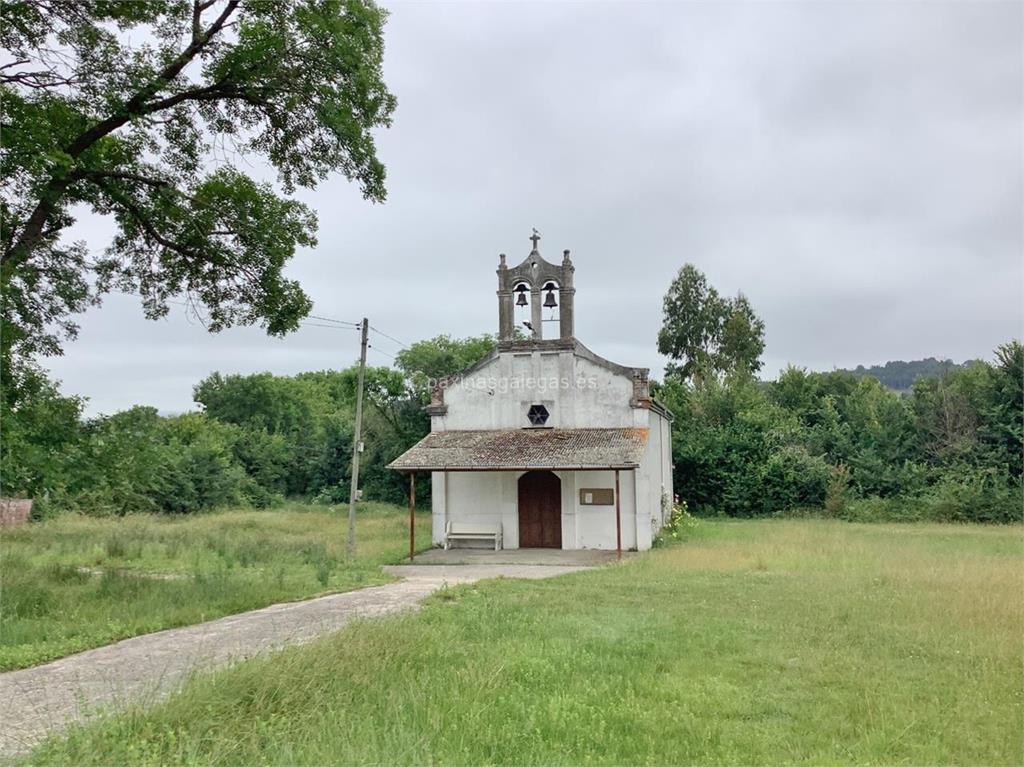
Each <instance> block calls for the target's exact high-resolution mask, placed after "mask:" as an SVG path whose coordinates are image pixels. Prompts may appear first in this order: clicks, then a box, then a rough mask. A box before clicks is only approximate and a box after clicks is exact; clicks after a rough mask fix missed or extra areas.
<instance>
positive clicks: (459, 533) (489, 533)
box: [444, 520, 501, 551]
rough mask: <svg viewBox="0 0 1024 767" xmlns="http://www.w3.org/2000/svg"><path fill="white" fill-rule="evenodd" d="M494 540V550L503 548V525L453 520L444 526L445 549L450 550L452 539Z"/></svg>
mask: <svg viewBox="0 0 1024 767" xmlns="http://www.w3.org/2000/svg"><path fill="white" fill-rule="evenodd" d="M480 540H483V541H490V540H493V541H494V550H495V551H498V550H500V549H501V525H500V524H499V525H498V526H497V527H495V526H494V525H472V524H468V523H466V522H452V521H451V520H448V523H447V524H446V525H445V526H444V550H445V551H448V548H449V547H450V546H451V542H452V541H480Z"/></svg>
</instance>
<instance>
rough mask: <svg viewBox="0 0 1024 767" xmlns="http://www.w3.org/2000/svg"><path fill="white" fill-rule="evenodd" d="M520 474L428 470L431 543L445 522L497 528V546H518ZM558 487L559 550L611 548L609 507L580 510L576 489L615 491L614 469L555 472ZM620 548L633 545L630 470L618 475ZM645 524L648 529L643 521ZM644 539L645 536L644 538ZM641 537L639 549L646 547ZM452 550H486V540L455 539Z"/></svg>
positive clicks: (441, 536)
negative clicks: (499, 541)
mask: <svg viewBox="0 0 1024 767" xmlns="http://www.w3.org/2000/svg"><path fill="white" fill-rule="evenodd" d="M522 474H523V472H515V471H506V472H497V471H495V472H489V471H487V472H484V471H471V472H449V473H448V474H447V477H446V476H445V473H444V472H433V474H432V475H431V476H432V482H433V541H434V543H435V544H438V545H441V544H443V543H444V531H445V524H446V522H447V521H448V520H452V521H455V522H466V523H472V524H487V525H497V524H499V523H500V524H501V529H502V538H503V547H504V548H506V549H517V548H519V499H518V487H519V477H520V476H522ZM555 474H556V475H557V476H558V478H559V480H560V481H561V485H562V548H563V549H610V550H614V549H615V506H614V505H610V506H583V505H581V504H580V503H579V490H580V488H584V487H586V488H609V489H613V490H614V488H615V472H614V471H579V472H574V471H558V472H555ZM619 484H620V492H621V498H620V504H621V509H620V511H621V515H622V548H624V549H635V548H636V546H637V528H638V525H637V521H636V514H635V510H636V505H635V501H634V498H635V486H634V472H633V471H625V470H623V471H621V472H620V473H619ZM647 524H648V526H649V525H650V523H649V522H647ZM648 538H649V536H648ZM644 540H645V538H644V537H643V536H642V535H641V538H640V544H641V550H642V549H643V548H649V547H650V542H649V540H648V541H647V543H646V545H645V544H644ZM454 545H457V546H469V547H479V548H488V544H487V542H486V541H480V542H476V541H459V542H457V543H456V544H454Z"/></svg>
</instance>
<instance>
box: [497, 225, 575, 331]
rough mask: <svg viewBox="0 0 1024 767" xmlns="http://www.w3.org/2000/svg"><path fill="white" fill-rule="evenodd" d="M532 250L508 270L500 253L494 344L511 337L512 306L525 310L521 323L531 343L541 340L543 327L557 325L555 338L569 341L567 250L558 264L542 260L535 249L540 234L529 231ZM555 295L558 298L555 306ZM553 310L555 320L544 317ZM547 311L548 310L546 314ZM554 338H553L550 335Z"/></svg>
mask: <svg viewBox="0 0 1024 767" xmlns="http://www.w3.org/2000/svg"><path fill="white" fill-rule="evenodd" d="M530 241H531V242H532V243H533V247H532V249H531V250H530V253H529V255H528V256H527V257H526V259H525V260H524V261H523V262H522V263H521V264H519V266H515V267H512V268H509V266H508V265H507V264H506V263H505V254H504V253H502V254H501V256H500V257H499V258H500V262H499V264H498V341H499V342H502V341H504V342H510V341H512V340H513V339H514V338H515V327H516V306H519V307H521V308H522V307H529V317H530V319H529V320H522V321H521V322H522V324H523V325H524V326H525V327H524V329H525V330H528V331H529V332H530V334H531V337H532V339H533V340H534V341H541V340H544V337H545V333H544V325H545V323H546V324H547V325H549V326H550V325H555V324H557V325H558V336H557V337H558V338H560V339H571V338H573V296H574V295H575V294H576V288H574V287H573V278H572V276H573V272H574V271H576V267H574V266H573V265H572V259H570V258H569V251H568V250H565V251H563V252H562V263H561V265H558V266H556V265H555V264H552V263H549V262H547V261H545V260H544V259H543V258H542V257H541V255H540V250H539V248H538V243H539V242H540V234H538V232H537V230H536V229H534V230H533V235H532V236H531V237H530ZM555 293H557V294H558V299H557V301H556V302H555V305H552V304H551V302H552V301H553V300H554V295H555ZM556 309H557V319H555V320H553V319H551V318H548V317H545V316H544V315H545V314H549V313H551V314H553V313H555V310H556ZM549 310H550V311H549ZM552 337H554V336H552Z"/></svg>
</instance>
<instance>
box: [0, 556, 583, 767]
mask: <svg viewBox="0 0 1024 767" xmlns="http://www.w3.org/2000/svg"><path fill="white" fill-rule="evenodd" d="M384 569H385V570H386V571H387V572H389V573H391V574H392V575H396V576H399V577H401V578H403V580H401V581H399V582H397V583H390V584H387V585H385V586H374V587H371V588H365V589H360V590H359V591H349V592H345V593H343V594H332V595H330V596H326V597H319V598H317V599H310V600H307V601H305V602H289V603H286V604H278V605H271V606H270V607H264V608H263V609H261V610H253V611H251V612H247V613H241V614H239V615H232V616H229V617H227V618H220V619H218V620H214V621H209V622H208V623H200V624H198V625H195V626H185V627H183V628H178V629H169V630H167V631H158V632H156V633H154V634H146V635H144V636H139V637H134V638H132V639H125V640H124V641H122V642H118V643H116V644H112V645H108V646H106V647H100V648H98V649H96V650H89V651H87V652H83V653H78V654H77V655H71V656H69V657H67V658H62V659H60V660H57V661H53V662H52V663H46V664H44V665H42V666H36V667H34V668H27V669H22V670H21V671H9V672H7V673H4V674H0V757H10V756H14V755H16V754H19V753H23V752H24V751H27V750H29V749H30V748H32V746H33V745H34V744H36V743H38V742H39V741H40V740H42V739H43V738H44V737H46V736H47V735H51V734H53V733H57V732H60V731H62V730H63V729H65V728H66V727H67V726H68V725H69V724H70V723H72V722H74V721H77V720H81V719H85V718H88V717H91V716H95V715H98V714H101V713H103V712H104V710H109V709H110V708H111V707H112V706H114V707H116V706H123V705H127V704H129V703H143V704H151V703H154V702H156V701H157V700H159V699H161V698H163V697H166V696H167V695H168V694H169V693H171V692H172V691H173V690H174V689H176V688H177V687H179V686H180V685H181V683H182V682H183V681H184V680H185V679H186V677H188V676H189V675H190V674H191V673H193V672H195V671H204V670H209V669H212V668H215V667H217V666H223V665H226V664H228V663H230V662H233V661H237V660H239V659H242V658H247V657H250V656H252V655H255V654H257V653H261V652H266V651H269V650H276V649H279V648H281V647H284V646H285V645H290V644H297V643H301V642H307V641H309V640H311V639H314V638H316V637H318V636H320V635H322V634H326V633H328V632H331V631H336V630H337V629H339V628H341V627H342V626H344V625H345V624H346V623H348V622H349V621H350V620H352V619H353V618H365V617H373V616H380V615H390V614H392V613H396V612H400V611H403V610H411V609H415V608H416V607H417V606H418V605H419V603H420V601H421V600H422V599H423V598H424V597H426V596H427V595H428V594H430V593H431V592H433V591H436V590H437V589H439V588H441V587H442V586H444V585H448V584H451V585H454V584H458V583H472V582H474V581H478V580H481V579H484V578H496V577H499V576H505V577H512V578H550V577H552V576H555V575H563V574H565V573H569V572H575V571H577V570H585V569H587V568H585V567H580V566H537V565H463V566H443V565H427V566H416V565H404V566H395V567H387V568H384Z"/></svg>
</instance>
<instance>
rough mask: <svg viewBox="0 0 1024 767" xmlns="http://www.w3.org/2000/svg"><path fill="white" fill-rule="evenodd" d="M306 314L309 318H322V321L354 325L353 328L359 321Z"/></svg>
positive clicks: (357, 325) (356, 326)
mask: <svg viewBox="0 0 1024 767" xmlns="http://www.w3.org/2000/svg"><path fill="white" fill-rule="evenodd" d="M306 316H307V317H309V318H310V319H311V320H323V321H324V322H336V323H337V324H339V325H350V326H351V327H354V328H358V327H359V323H358V322H348V321H347V320H336V319H334V318H333V317H319V316H317V315H315V314H307V315H306Z"/></svg>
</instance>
